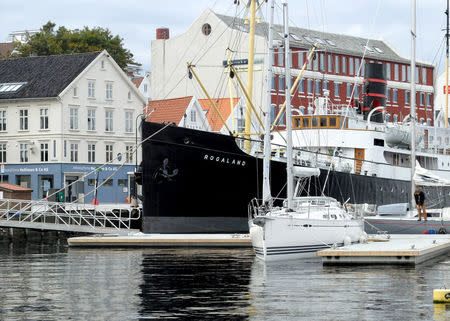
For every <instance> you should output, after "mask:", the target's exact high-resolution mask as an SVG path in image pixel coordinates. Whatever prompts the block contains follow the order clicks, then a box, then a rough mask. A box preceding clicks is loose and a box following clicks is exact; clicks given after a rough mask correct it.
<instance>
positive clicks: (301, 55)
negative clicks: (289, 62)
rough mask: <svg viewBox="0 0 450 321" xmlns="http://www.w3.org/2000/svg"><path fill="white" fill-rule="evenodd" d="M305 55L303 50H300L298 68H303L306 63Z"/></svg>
mask: <svg viewBox="0 0 450 321" xmlns="http://www.w3.org/2000/svg"><path fill="white" fill-rule="evenodd" d="M303 56H304V53H303V52H299V53H298V55H297V58H298V61H297V64H298V69H302V68H303V64H304V62H303Z"/></svg>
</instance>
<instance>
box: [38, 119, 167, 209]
mask: <svg viewBox="0 0 450 321" xmlns="http://www.w3.org/2000/svg"><path fill="white" fill-rule="evenodd" d="M168 126H170V123H169V124H167V125H165V126H164V127H163V128H161V129H159V130H157V131H156V132H154V133H153V134H152V135H150V136H149V137H147V138H146V139H144V140H143V141H141V142H140V143H139V144H138V145H136V148H134V149H133V150H132V153H136V152H137V150H138V148H139V147H140V146H141V145H142V144H143V143H144V142H146V141H147V140H148V139H150V138H151V137H153V136H155V135H157V134H159V133H160V132H161V131H163V130H164V129H166V128H167V127H168ZM119 157H122V155H121V154H119V155H117V156H116V157H114V158H112V159H111V160H110V161H108V162H106V163H104V164H103V165H101V166H97V167H96V168H95V169H94V170H92V171H90V172H88V173H86V174H84V175H82V176H81V177H80V178H78V179H77V180H76V181H74V182H72V183H71V184H69V185H66V186H64V187H62V188H60V189H59V190H57V191H55V192H54V193H53V194H50V195H48V196H47V197H52V196H54V195H56V194H58V192H60V191H62V190H64V189H66V188H67V187H70V186H72V185H74V184H75V183H77V182H79V181H84V179H85V178H86V177H87V176H89V175H91V174H93V173H95V172H98V171H99V170H100V169H102V168H103V167H105V166H106V165H110V164H112V163H113V162H114V161H115V160H117V159H119ZM126 162H127V160H126V158H125V160H124V162H123V163H122V166H123V165H124V164H125V163H126ZM122 166H121V167H122ZM47 197H44V198H42V199H41V201H43V200H45V199H46V198H47ZM71 203H73V202H71Z"/></svg>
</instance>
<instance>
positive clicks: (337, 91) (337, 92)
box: [334, 82, 341, 98]
mask: <svg viewBox="0 0 450 321" xmlns="http://www.w3.org/2000/svg"><path fill="white" fill-rule="evenodd" d="M340 88H341V84H340V83H338V82H335V83H334V97H337V98H339V97H340V95H341V93H340V92H339V91H340Z"/></svg>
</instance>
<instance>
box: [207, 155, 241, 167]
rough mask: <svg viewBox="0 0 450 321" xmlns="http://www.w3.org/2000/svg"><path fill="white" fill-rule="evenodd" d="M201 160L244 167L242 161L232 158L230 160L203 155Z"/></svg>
mask: <svg viewBox="0 0 450 321" xmlns="http://www.w3.org/2000/svg"><path fill="white" fill-rule="evenodd" d="M203 160H206V161H212V162H217V163H224V164H231V165H236V166H245V161H244V160H240V159H234V158H233V159H230V158H227V157H221V156H214V155H208V154H205V156H204V157H203Z"/></svg>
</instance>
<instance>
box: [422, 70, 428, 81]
mask: <svg viewBox="0 0 450 321" xmlns="http://www.w3.org/2000/svg"><path fill="white" fill-rule="evenodd" d="M426 83H427V68H422V84H426Z"/></svg>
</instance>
